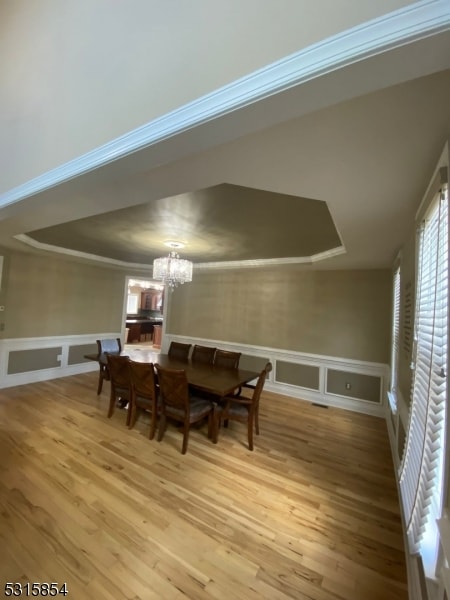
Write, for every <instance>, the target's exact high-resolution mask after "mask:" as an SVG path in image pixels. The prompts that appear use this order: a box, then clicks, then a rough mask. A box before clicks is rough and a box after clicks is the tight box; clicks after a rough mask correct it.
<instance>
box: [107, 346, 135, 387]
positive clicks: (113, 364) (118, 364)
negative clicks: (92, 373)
mask: <svg viewBox="0 0 450 600" xmlns="http://www.w3.org/2000/svg"><path fill="white" fill-rule="evenodd" d="M106 360H107V361H108V369H109V376H110V378H111V385H112V386H114V387H115V388H129V387H130V372H129V366H128V363H129V362H130V358H129V356H120V355H119V354H106Z"/></svg>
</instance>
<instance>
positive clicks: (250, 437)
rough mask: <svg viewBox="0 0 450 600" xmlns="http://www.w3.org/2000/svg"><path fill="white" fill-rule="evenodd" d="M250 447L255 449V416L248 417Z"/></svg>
mask: <svg viewBox="0 0 450 600" xmlns="http://www.w3.org/2000/svg"><path fill="white" fill-rule="evenodd" d="M248 449H249V450H253V418H251V417H250V415H249V417H248Z"/></svg>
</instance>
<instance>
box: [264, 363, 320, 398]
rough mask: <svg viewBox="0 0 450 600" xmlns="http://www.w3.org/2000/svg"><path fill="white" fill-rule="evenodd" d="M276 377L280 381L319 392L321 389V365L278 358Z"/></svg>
mask: <svg viewBox="0 0 450 600" xmlns="http://www.w3.org/2000/svg"><path fill="white" fill-rule="evenodd" d="M275 379H276V381H279V382H280V383H288V384H290V385H296V386H298V387H302V388H306V389H309V390H315V391H317V392H318V391H319V389H320V367H318V366H316V365H302V364H299V363H292V362H286V361H283V360H277V363H276V373H275Z"/></svg>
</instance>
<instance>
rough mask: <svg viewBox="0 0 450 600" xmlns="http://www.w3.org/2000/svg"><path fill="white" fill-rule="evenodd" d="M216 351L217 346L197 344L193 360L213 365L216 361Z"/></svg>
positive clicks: (193, 351) (193, 352)
mask: <svg viewBox="0 0 450 600" xmlns="http://www.w3.org/2000/svg"><path fill="white" fill-rule="evenodd" d="M215 353H216V349H215V348H211V347H210V346H199V345H198V344H195V346H194V348H193V350H192V356H191V361H192V362H193V363H195V362H196V363H202V364H206V365H212V364H213V362H214V355H215Z"/></svg>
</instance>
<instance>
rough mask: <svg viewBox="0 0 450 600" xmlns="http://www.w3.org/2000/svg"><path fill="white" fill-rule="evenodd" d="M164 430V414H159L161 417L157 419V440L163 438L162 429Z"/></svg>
mask: <svg viewBox="0 0 450 600" xmlns="http://www.w3.org/2000/svg"><path fill="white" fill-rule="evenodd" d="M165 430H166V415H165V414H164V413H163V414H161V418H160V420H159V431H158V442H160V441H161V440H162V439H163V435H164V431H165Z"/></svg>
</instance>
